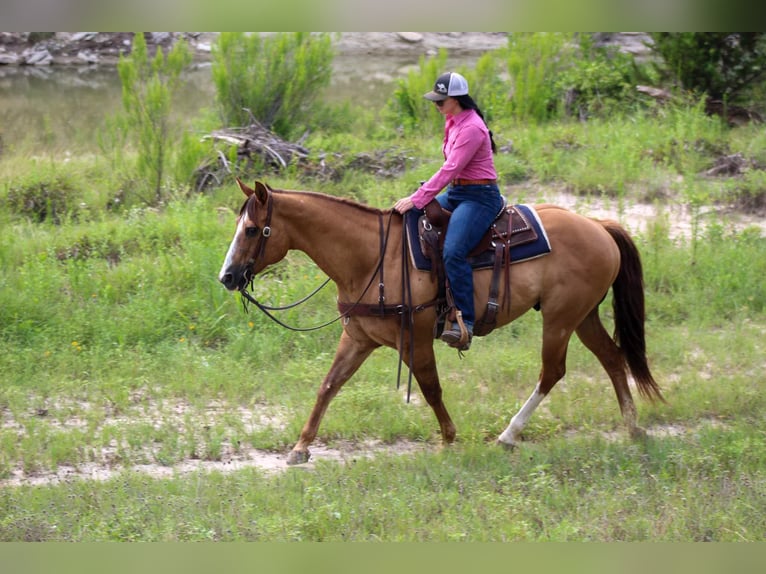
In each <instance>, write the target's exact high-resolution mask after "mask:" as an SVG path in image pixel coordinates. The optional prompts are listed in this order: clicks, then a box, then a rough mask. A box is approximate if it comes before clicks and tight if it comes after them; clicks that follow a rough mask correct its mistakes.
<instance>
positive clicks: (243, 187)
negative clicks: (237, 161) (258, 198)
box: [237, 178, 255, 197]
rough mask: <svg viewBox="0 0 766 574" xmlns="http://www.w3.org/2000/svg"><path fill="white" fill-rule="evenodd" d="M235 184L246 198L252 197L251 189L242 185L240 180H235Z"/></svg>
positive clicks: (252, 191)
mask: <svg viewBox="0 0 766 574" xmlns="http://www.w3.org/2000/svg"><path fill="white" fill-rule="evenodd" d="M237 183H238V184H239V189H241V190H242V193H244V194H245V195H246V196H247V197H250V196H251V195H253V193H255V192H254V190H253V189H252V188H250V187H247V185H245V184H244V183H242V180H241V179H239V178H237Z"/></svg>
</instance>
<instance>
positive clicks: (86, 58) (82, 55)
mask: <svg viewBox="0 0 766 574" xmlns="http://www.w3.org/2000/svg"><path fill="white" fill-rule="evenodd" d="M77 59H78V60H81V61H83V62H85V63H86V64H98V62H99V61H100V58H99V56H98V54H97V53H96V52H94V51H92V50H80V51H79V52H77Z"/></svg>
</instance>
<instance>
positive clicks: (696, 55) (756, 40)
mask: <svg viewBox="0 0 766 574" xmlns="http://www.w3.org/2000/svg"><path fill="white" fill-rule="evenodd" d="M651 36H652V39H653V40H654V43H653V47H652V49H653V51H654V52H656V53H657V54H658V55H659V56H660V57H661V58H662V69H663V71H664V72H665V73H666V74H668V75H669V76H670V78H671V79H674V80H676V81H677V82H678V83H679V84H680V86H681V88H683V89H684V90H689V91H693V92H696V93H699V94H706V95H707V96H708V97H710V98H712V99H715V100H723V101H725V102H727V103H733V102H736V101H738V100H739V99H740V97H741V96H742V94H743V92H744V91H745V90H747V89H749V88H751V87H752V86H753V85H758V84H760V85H763V83H764V80H766V33H764V32H654V33H652V34H651Z"/></svg>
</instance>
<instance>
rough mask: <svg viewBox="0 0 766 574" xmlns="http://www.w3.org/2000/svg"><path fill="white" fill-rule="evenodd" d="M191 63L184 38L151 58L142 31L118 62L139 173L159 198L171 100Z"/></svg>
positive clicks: (167, 146) (167, 144) (168, 144)
mask: <svg viewBox="0 0 766 574" xmlns="http://www.w3.org/2000/svg"><path fill="white" fill-rule="evenodd" d="M189 63H191V52H190V51H189V47H188V45H187V44H186V42H185V41H184V40H179V41H178V42H176V43H175V44H174V45H173V48H172V49H171V50H170V51H169V52H168V55H167V57H165V56H164V55H163V53H162V50H161V49H159V48H158V49H157V53H156V55H155V57H154V58H153V59H150V58H149V56H148V54H147V49H146V39H145V38H144V35H143V34H142V33H138V34H136V35H135V36H134V38H133V52H132V54H131V55H130V56H127V57H126V56H122V55H121V56H120V61H119V63H118V65H117V69H118V71H119V74H120V80H121V82H122V103H123V106H124V108H125V112H126V114H127V119H128V127H130V128H133V129H135V130H136V131H135V137H136V139H137V143H138V169H139V173H140V175H141V176H142V177H144V178H146V180H147V181H148V182H150V185H151V186H152V187H153V189H154V194H155V199H156V200H160V199H161V189H162V183H163V177H164V176H165V172H166V163H167V160H168V157H169V150H170V139H171V137H172V133H171V123H170V104H171V100H172V96H173V92H174V91H175V90H176V88H177V87H178V84H179V80H180V75H181V72H183V70H184V68H185V67H186V66H187V65H188V64H189ZM145 200H148V198H145Z"/></svg>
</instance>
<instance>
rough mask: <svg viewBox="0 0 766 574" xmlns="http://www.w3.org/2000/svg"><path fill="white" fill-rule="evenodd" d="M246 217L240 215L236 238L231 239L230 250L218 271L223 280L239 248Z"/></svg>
mask: <svg viewBox="0 0 766 574" xmlns="http://www.w3.org/2000/svg"><path fill="white" fill-rule="evenodd" d="M244 225H245V218H244V217H240V218H239V221H237V230H236V231H235V232H234V239H232V240H231V244H230V245H229V250H228V251H227V252H226V258H225V259H224V260H223V265H222V266H221V271H220V272H219V273H218V279H219V280H222V279H223V276H224V275H225V274H226V273H227V271H228V269H229V268H230V267H231V265H232V263H233V262H234V254H235V253H236V252H237V251H238V250H239V238H240V237H241V236H242V235H244Z"/></svg>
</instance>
